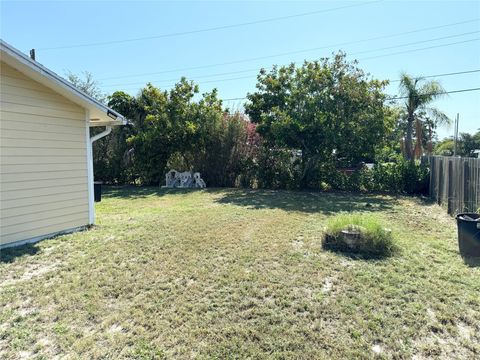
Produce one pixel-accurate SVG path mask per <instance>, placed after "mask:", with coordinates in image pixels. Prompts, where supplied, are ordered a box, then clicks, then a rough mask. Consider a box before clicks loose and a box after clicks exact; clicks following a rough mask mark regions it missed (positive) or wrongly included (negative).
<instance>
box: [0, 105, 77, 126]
mask: <svg viewBox="0 0 480 360" xmlns="http://www.w3.org/2000/svg"><path fill="white" fill-rule="evenodd" d="M0 118H2V119H4V120H5V121H6V122H8V123H10V122H12V121H13V122H28V123H30V124H32V125H54V126H58V129H59V130H60V129H62V128H64V127H70V128H72V129H75V128H79V129H80V128H82V129H84V130H85V124H84V123H83V122H82V121H79V119H69V118H65V117H63V118H62V117H45V116H42V115H38V114H22V113H16V112H11V111H5V110H4V109H3V108H2V109H1V110H0ZM6 125H7V124H6ZM8 125H10V124H8Z"/></svg>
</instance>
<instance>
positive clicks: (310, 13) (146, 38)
mask: <svg viewBox="0 0 480 360" xmlns="http://www.w3.org/2000/svg"><path fill="white" fill-rule="evenodd" d="M382 1H383V0H376V1H369V2H364V3H356V4H351V5H345V6H339V7H335V8H329V9H322V10H316V11H310V12H305V13H299V14H293V15H285V16H279V17H274V18H267V19H261V20H254V21H248V22H243V23H237V24H230V25H222V26H215V27H210V28H205V29H198V30H189V31H182V32H173V33H167V34H160V35H153V36H144V37H137V38H130V39H120V40H111V41H102V42H94V43H84V44H74V45H64V46H54V47H45V48H39V49H37V50H41V51H48V50H59V49H72V48H80V47H91V46H105V45H112V44H123V43H129V42H136V41H144V40H153V39H161V38H168V37H176V36H185V35H191V34H198V33H205V32H211V31H218V30H226V29H232V28H236V27H243V26H249V25H256V24H264V23H269V22H274V21H280V20H287V19H293V18H299V17H305V16H310V15H315V14H321V13H327V12H332V11H337V10H343V9H348V8H353V7H359V6H365V5H371V4H375V3H379V2H382Z"/></svg>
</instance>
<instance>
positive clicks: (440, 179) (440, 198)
mask: <svg viewBox="0 0 480 360" xmlns="http://www.w3.org/2000/svg"><path fill="white" fill-rule="evenodd" d="M443 162H444V161H443V158H439V159H438V191H437V204H438V205H442V202H443V184H444V183H445V172H444V170H443Z"/></svg>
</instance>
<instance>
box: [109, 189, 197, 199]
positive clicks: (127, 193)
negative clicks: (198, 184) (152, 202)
mask: <svg viewBox="0 0 480 360" xmlns="http://www.w3.org/2000/svg"><path fill="white" fill-rule="evenodd" d="M194 191H199V189H178V188H175V189H171V188H161V187H159V186H103V187H102V197H105V198H122V199H133V198H135V199H138V198H146V197H150V196H165V195H169V194H188V193H190V192H194Z"/></svg>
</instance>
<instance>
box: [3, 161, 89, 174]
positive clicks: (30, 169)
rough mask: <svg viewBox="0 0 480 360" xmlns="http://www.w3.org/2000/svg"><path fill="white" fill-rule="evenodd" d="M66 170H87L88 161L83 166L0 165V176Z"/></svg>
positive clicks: (51, 164) (60, 164)
mask: <svg viewBox="0 0 480 360" xmlns="http://www.w3.org/2000/svg"><path fill="white" fill-rule="evenodd" d="M66 170H85V173H86V170H87V164H86V161H85V162H84V163H83V164H70V163H68V162H65V163H57V164H55V163H50V164H28V165H3V164H1V165H0V174H18V173H37V172H50V171H66Z"/></svg>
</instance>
